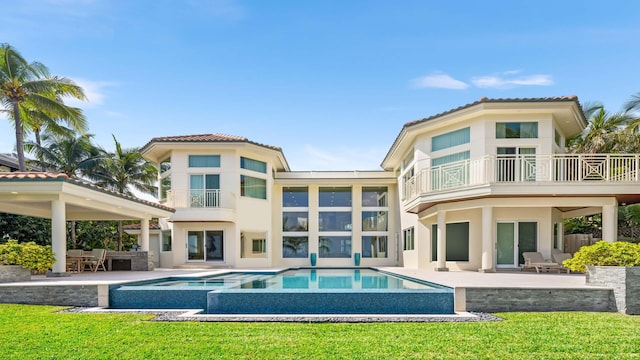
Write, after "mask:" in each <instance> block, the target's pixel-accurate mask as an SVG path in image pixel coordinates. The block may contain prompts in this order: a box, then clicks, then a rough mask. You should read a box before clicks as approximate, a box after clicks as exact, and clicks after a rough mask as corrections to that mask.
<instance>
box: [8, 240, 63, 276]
mask: <svg viewBox="0 0 640 360" xmlns="http://www.w3.org/2000/svg"><path fill="white" fill-rule="evenodd" d="M55 261H56V259H55V257H54V255H53V251H52V250H51V246H49V245H47V246H41V245H38V244H36V243H34V242H27V243H21V244H18V241H17V240H9V241H7V242H6V243H5V244H0V264H1V265H21V266H22V267H23V268H25V269H29V270H31V271H32V272H45V271H47V270H49V269H51V267H52V266H53V263H54V262H55Z"/></svg>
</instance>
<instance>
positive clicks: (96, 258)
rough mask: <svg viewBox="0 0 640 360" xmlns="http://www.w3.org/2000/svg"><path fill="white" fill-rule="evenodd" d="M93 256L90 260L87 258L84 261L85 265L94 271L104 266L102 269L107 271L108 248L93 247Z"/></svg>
mask: <svg viewBox="0 0 640 360" xmlns="http://www.w3.org/2000/svg"><path fill="white" fill-rule="evenodd" d="M91 254H92V257H91V258H90V259H89V260H85V261H83V262H82V263H83V264H84V266H88V267H89V269H90V270H91V271H93V272H96V271H98V268H99V267H100V266H102V270H104V271H107V268H106V267H105V266H104V261H105V259H106V258H107V250H106V249H93V250H92V251H91Z"/></svg>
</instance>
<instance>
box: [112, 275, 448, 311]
mask: <svg viewBox="0 0 640 360" xmlns="http://www.w3.org/2000/svg"><path fill="white" fill-rule="evenodd" d="M109 304H110V308H115V309H203V311H204V312H205V313H207V314H453V313H454V309H453V308H454V306H453V289H451V288H448V287H445V286H442V285H439V284H434V283H430V282H426V281H421V280H417V279H412V278H408V277H404V276H399V275H396V274H392V273H388V272H385V271H379V270H375V269H370V268H358V269H356V268H345V269H336V268H300V269H288V270H285V271H281V272H229V273H225V274H220V275H216V276H209V277H202V278H195V277H194V278H184V277H169V278H164V279H157V280H151V281H144V282H135V283H128V284H122V285H112V286H111V287H110V289H109Z"/></svg>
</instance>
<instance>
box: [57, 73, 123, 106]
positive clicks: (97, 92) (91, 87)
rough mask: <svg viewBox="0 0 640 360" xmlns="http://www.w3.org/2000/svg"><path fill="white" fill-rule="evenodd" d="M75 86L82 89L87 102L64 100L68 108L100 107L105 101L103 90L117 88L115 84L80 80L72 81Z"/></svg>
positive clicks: (73, 99) (72, 99) (71, 99)
mask: <svg viewBox="0 0 640 360" xmlns="http://www.w3.org/2000/svg"><path fill="white" fill-rule="evenodd" d="M72 80H73V81H74V82H75V83H76V84H77V85H79V86H80V87H82V89H83V90H84V95H85V96H86V97H87V101H81V100H78V99H75V98H66V99H65V104H67V105H69V106H74V107H79V108H87V107H95V106H99V105H102V104H103V103H104V100H105V99H106V95H105V89H106V88H108V87H113V86H117V85H118V84H117V83H114V82H110V81H93V80H87V79H81V78H74V79H72Z"/></svg>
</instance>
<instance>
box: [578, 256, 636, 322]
mask: <svg viewBox="0 0 640 360" xmlns="http://www.w3.org/2000/svg"><path fill="white" fill-rule="evenodd" d="M586 283H587V285H594V286H604V287H608V288H611V289H613V294H614V300H613V303H612V304H613V310H614V311H618V312H621V313H624V314H630V315H640V267H625V266H589V267H587V278H586Z"/></svg>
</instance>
